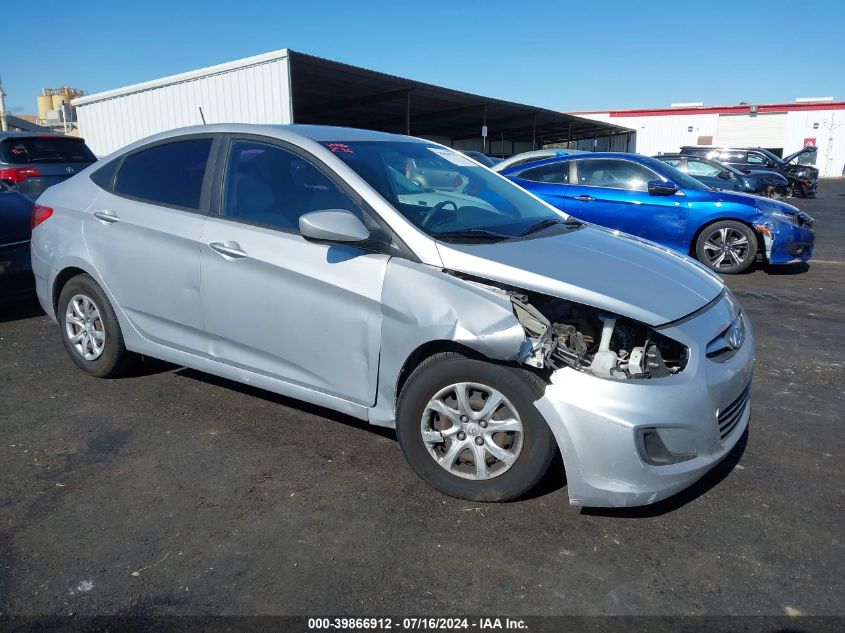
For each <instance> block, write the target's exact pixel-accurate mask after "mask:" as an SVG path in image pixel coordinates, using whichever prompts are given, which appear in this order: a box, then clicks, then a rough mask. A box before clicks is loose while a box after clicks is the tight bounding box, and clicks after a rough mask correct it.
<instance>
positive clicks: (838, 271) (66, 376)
mask: <svg viewBox="0 0 845 633" xmlns="http://www.w3.org/2000/svg"><path fill="white" fill-rule="evenodd" d="M791 202H793V203H795V204H797V206H799V207H800V208H801V209H802V210H804V211H806V212H808V213H809V214H810V215H812V216H814V217H815V218H816V226H815V229H816V234H817V247H816V251H815V255H814V260H813V262H812V263H811V264H810V266H809V268H808V267H806V266H801V267H797V268H795V267H787V268H773V269H757V270H755V271H754V272H751V273H749V274H743V275H739V276H735V277H730V278H728V283H729V285H730V287H731V288H732V289H733V291H734V292H735V294H736V295H737V297H739V299H740V301H741V302H742V304H743V306H744V308H745V310H746V312H747V313H748V314H749V315H750V317H751V320H752V322H753V325H754V327H755V330H756V337H757V345H758V347H757V366H756V371H755V381H754V391H753V393H754V395H753V412H752V418H751V428H750V433H749V435H748V437H747V441H745V442H741V444H740V445H739V446H738V447H737V450H735V451H734V452H733V453H732V454H731V455H730V457H729V458H728V459H727V460H726V461H725V462H724V463H723V464H722V465H721V466H720V467H718V468H717V469H716V470H715V471H713V472H711V473H710V474H709V475H708V476H707V477H706V478H705V479H704V480H702V481H701V482H700V483H699V484H697V485H696V486H694V487H693V488H692V489H690V490H688V491H686V492H684V493H682V494H681V495H679V496H677V497H675V498H672V499H670V500H668V501H666V502H662V503H660V504H658V505H656V506H650V507H645V508H639V509H632V510H589V509H587V510H579V509H576V508H573V507H571V506H569V503H568V498H567V494H566V488H565V483H564V481H563V475H562V469H561V468H560V467H559V466H558V467H557V468H556V469H554V472H552V473H551V474H550V475H549V476H548V477H547V479H546V480H545V482H544V484H543V485H542V486H541V488H540V489H539V490H536V491H535V492H533V493H532V494H531V496H530V497H529V498H527V499H524V500H521V501H518V502H515V503H508V504H501V505H495V504H475V503H470V502H466V501H462V500H458V499H453V498H449V497H444V496H441V495H439V494H438V493H436V492H434V491H433V490H432V489H431V488H429V487H428V486H427V485H426V484H424V483H423V482H422V481H421V480H419V479H418V478H417V477H416V475H414V473H413V472H412V471H411V470H410V468H409V467H408V466H407V465H406V463H405V461H404V459H403V458H402V455H401V453H400V450H399V447H398V445H397V442H396V439H395V436H394V434H393V432H392V431H386V430H382V429H378V428H371V427H368V426H366V425H364V424H362V423H360V422H358V421H357V420H354V419H352V418H348V417H345V416H342V415H340V414H336V413H333V412H330V411H326V410H323V409H319V408H316V407H313V406H310V405H305V404H302V403H299V402H296V401H293V400H289V399H286V398H283V397H280V396H275V395H273V394H269V393H265V392H261V391H258V390H253V389H250V388H248V387H244V386H243V385H240V384H236V383H232V382H229V381H226V380H222V379H218V378H214V377H211V376H208V375H204V374H201V373H199V372H196V371H192V370H187V369H184V368H180V367H175V366H172V365H167V364H164V363H160V362H157V361H151V360H147V361H146V362H144V363H143V364H142V365H141V366H140V368H139V369H136V370H135V371H134V372H133V374H132V375H130V376H127V377H123V378H120V379H114V380H97V379H94V378H90V377H88V376H87V375H85V374H83V373H82V372H81V371H79V370H78V369H77V368H76V367H75V366H74V365H73V363H72V362H71V361H70V359H69V358H68V357H67V355H66V353H65V351H64V349H63V347H62V345H61V342H60V340H59V333H58V328H57V326H56V325H55V324H54V323H52V322H50V321H49V320H48V319H47V318H46V317H45V316H44V315H43V313H42V312H41V310H40V308H38V305H37V302H35V301H28V302H23V303H21V304H19V305H16V306H14V307H10V306H3V307H2V316H0V349H2V354H0V403H2V404H0V440H2V443H0V477H2V489H0V508H2V512H0V565H2V567H0V611H2V613H4V614H39V615H44V614H68V613H76V614H81V615H84V614H117V613H120V614H131V615H147V614H197V613H202V614H224V613H225V614H303V613H305V614H316V615H319V614H340V613H349V614H357V615H361V614H413V613H427V614H437V615H452V614H458V613H491V614H496V613H500V614H518V615H545V614H581V615H592V614H632V615H636V614H673V615H674V614H745V615H759V614H771V615H797V614H814V615H823V614H842V605H843V604H845V591H844V590H843V589H845V588H843V581H842V578H843V576H842V567H843V563H845V556H843V546H842V516H843V515H842V509H843V508H842V503H843V498H845V497H844V496H843V490H845V476H843V469H842V456H843V454H845V450H844V449H845V440H843V438H845V435H843V433H842V424H843V421H845V420H843V418H845V414H843V411H845V395H843V390H845V361H843V357H842V350H843V349H845V280H844V279H843V276H844V275H845V246H843V244H845V181H842V180H827V181H822V182H821V184H820V187H819V196H818V198H817V199H815V200H797V201H796V200H791Z"/></svg>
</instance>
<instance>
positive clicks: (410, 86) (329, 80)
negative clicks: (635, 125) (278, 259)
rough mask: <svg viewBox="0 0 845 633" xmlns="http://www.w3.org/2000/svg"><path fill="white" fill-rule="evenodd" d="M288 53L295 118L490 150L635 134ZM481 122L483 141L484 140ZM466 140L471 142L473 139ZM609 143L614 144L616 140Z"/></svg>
mask: <svg viewBox="0 0 845 633" xmlns="http://www.w3.org/2000/svg"><path fill="white" fill-rule="evenodd" d="M289 59H290V78H291V94H292V97H293V119H294V121H295V122H296V123H321V124H329V125H345V126H350V127H357V128H365V129H371V130H379V131H383V132H394V133H399V134H409V135H413V136H421V137H424V138H431V139H433V140H438V141H440V142H444V143H445V144H447V145H455V146H464V147H465V148H466V149H470V148H473V149H480V150H481V151H485V152H486V151H489V150H490V145H491V143H496V144H503V143H504V145H506V146H508V145H509V144H513V147H519V148H520V150H519V151H522V150H527V149H535V148H539V147H542V146H543V145H544V144H549V143H565V142H569V141H572V142H575V141H582V140H586V139H597V138H610V139H613V138H619V137H622V139H624V141H622V142H624V143H625V145H624V146H622V148H624V149H627V146H628V145H629V144H630V139H631V135H632V134H633V131H632V130H629V129H628V128H624V127H620V126H617V125H613V124H609V123H603V122H598V121H592V120H589V119H583V118H580V117H577V116H572V115H570V114H564V113H561V112H556V111H554V110H548V109H545V108H539V107H536V106H530V105H524V104H521V103H515V102H512V101H504V100H501V99H493V98H490V97H484V96H481V95H477V94H472V93H469V92H461V91H459V90H452V89H450V88H444V87H441V86H436V85H433V84H428V83H423V82H419V81H414V80H413V79H406V78H403V77H397V76H394V75H388V74H385V73H381V72H377V71H373V70H368V69H365V68H360V67H357V66H352V65H349V64H344V63H341V62H336V61H332V60H328V59H323V58H320V57H315V56H313V55H307V54H304V53H299V52H296V51H289ZM339 95H342V97H339ZM485 126H486V128H487V137H486V146H484V145H482V143H483V142H484V140H485V139H483V137H482V129H483V128H484V127H485ZM467 141H475V142H477V145H475V146H473V145H474V144H473V143H467ZM611 142H612V141H611ZM614 145H615V146H616V147H619V143H615V144H614ZM511 149H512V148H511ZM508 153H511V151H509V152H508Z"/></svg>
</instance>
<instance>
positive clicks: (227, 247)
mask: <svg viewBox="0 0 845 633" xmlns="http://www.w3.org/2000/svg"><path fill="white" fill-rule="evenodd" d="M208 246H209V247H210V248H211V249H212V250H215V251H217V252H218V253H220V254H221V255H223V256H224V257H231V258H233V259H241V258H242V257H246V251H244V250H242V249H241V245H240V244H238V243H237V242H210V243H209V245H208Z"/></svg>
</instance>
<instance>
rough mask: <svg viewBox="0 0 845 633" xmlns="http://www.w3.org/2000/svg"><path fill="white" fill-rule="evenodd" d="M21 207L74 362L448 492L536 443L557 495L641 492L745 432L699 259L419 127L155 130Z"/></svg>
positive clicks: (474, 492) (497, 469)
mask: <svg viewBox="0 0 845 633" xmlns="http://www.w3.org/2000/svg"><path fill="white" fill-rule="evenodd" d="M408 164H415V165H426V168H427V169H429V170H432V171H435V172H437V173H446V172H448V173H450V174H452V175H453V176H452V178H453V180H455V181H457V180H458V179H460V181H461V182H462V183H464V186H463V187H462V188H461V191H459V192H457V191H452V190H448V189H447V190H444V188H442V187H440V186H439V185H438V184H437V183H425V182H416V181H414V183H411V184H409V183H408V182H406V181H407V178H403V177H400V176H402V172H401V171H397V169H398V168H397V165H398V166H402V165H408ZM412 185H413V186H412ZM32 224H33V227H34V228H33V233H32V261H33V269H34V272H35V277H36V286H37V291H38V296H39V300H40V302H41V305H42V306H43V308H44V309H45V311H46V312H47V314H48V315H49V316H50V317H52V318H53V319H55V320H56V321H57V322H58V323H59V326H60V327H59V331H60V334H61V339H62V342H63V344H64V346H65V348H66V350H67V352H68V354H69V355H70V358H71V359H72V360H73V362H74V363H75V364H76V365H77V366H78V367H80V368H81V369H82V370H83V371H85V372H87V373H89V374H91V375H93V376H99V377H105V376H112V375H115V374H118V373H120V372H122V371H125V370H126V369H127V368H128V367H129V366H130V365H131V364H132V363H133V362H134V361H136V360H137V358H138V357H139V356H140V355H144V356H151V357H155V358H161V359H163V360H167V361H170V362H173V363H177V364H180V365H184V366H188V367H191V368H194V369H197V370H200V371H205V372H208V373H211V374H215V375H218V376H223V377H225V378H229V379H232V380H236V381H240V382H243V383H248V384H251V385H253V386H256V387H260V388H264V389H267V390H270V391H273V392H276V393H280V394H284V395H287V396H290V397H294V398H299V399H301V400H304V401H307V402H311V403H314V404H317V405H320V406H324V407H327V408H330V409H333V410H337V411H341V412H344V413H346V414H349V415H352V416H355V417H358V418H360V419H362V420H367V421H369V422H370V423H372V424H375V425H379V426H386V427H394V428H396V432H397V437H398V439H399V445H400V447H401V450H402V453H403V454H404V456H405V457H406V459H407V461H408V463H409V464H410V465H411V467H412V468H413V469H414V470H415V471H416V473H417V474H418V475H419V476H420V477H421V478H422V479H423V480H424V481H426V482H428V483H429V484H430V485H431V486H433V487H434V488H435V489H437V490H439V491H441V492H443V493H445V494H449V495H452V496H456V497H460V498H464V499H470V500H476V501H506V500H510V499H515V498H518V497H519V496H521V495H523V494H525V493H526V492H528V491H529V490H530V489H531V488H532V487H534V486H535V485H536V484H537V482H538V481H539V480H540V479H541V478H542V477H543V476H544V475H545V473H546V472H547V470H548V468H549V465H550V463H551V462H552V460H553V459H554V458H555V456H556V455H558V454H559V455H560V457H561V458H562V460H563V465H564V468H565V470H566V481H567V492H568V494H569V499H570V502H571V503H572V504H573V505H576V506H635V505H643V504H649V503H653V502H655V501H658V500H660V499H663V498H666V497H668V496H670V495H672V494H674V493H675V492H677V491H679V490H682V489H683V488H685V487H687V486H689V485H690V484H692V483H693V482H695V481H696V480H697V479H699V478H700V477H701V476H702V475H703V474H704V473H706V472H707V471H708V470H709V469H711V468H712V467H713V466H715V465H716V464H717V463H718V462H719V461H720V460H721V459H723V458H724V457H725V456H726V455H727V454H728V453H729V452H730V450H731V449H732V448H733V447H734V446H735V445H736V444H737V442H738V440H739V438H740V437H741V436H742V434H743V433H744V431H745V429H746V427H747V425H748V420H749V416H750V407H751V404H750V391H751V378H752V370H753V365H754V341H753V336H752V331H751V325H750V323H749V322H748V320H747V317H746V315H745V314H744V313H743V312H742V309H741V307H740V306H739V304H738V303H737V301H736V300H735V298H734V297H733V295H732V294H731V292H730V291H729V290H728V289H727V288H726V287H725V285H724V283H723V282H722V281H721V279H720V278H719V276H718V275H716V274H714V273H712V272H710V271H709V270H707V269H706V268H705V267H704V266H702V265H701V264H699V263H697V262H695V261H694V260H692V259H691V258H689V257H687V256H686V255H682V254H679V253H678V252H676V251H674V250H672V249H669V248H664V247H662V246H659V245H657V244H654V243H652V242H648V241H646V240H642V239H639V238H636V237H632V236H629V235H625V234H620V233H619V232H618V231H611V230H609V229H605V228H601V227H598V226H593V225H590V224H588V223H585V222H581V221H578V220H575V219H574V218H571V217H569V216H567V215H566V214H565V213H563V212H561V211H558V210H556V209H555V208H554V207H552V206H550V205H549V204H547V203H545V202H543V201H541V200H540V199H538V198H536V197H535V196H533V195H532V194H530V193H528V192H526V191H525V190H523V189H521V188H520V187H518V186H516V185H514V184H513V183H511V182H509V181H508V180H507V179H505V178H503V177H501V176H499V175H498V174H496V173H494V172H492V171H490V170H488V169H486V168H484V167H482V166H480V165H479V164H478V163H476V162H474V161H472V160H470V159H469V158H467V157H465V156H463V155H462V154H460V153H458V152H456V151H454V150H452V149H450V148H447V147H444V146H442V145H438V144H436V143H432V142H430V141H425V140H420V139H413V138H409V137H404V136H396V135H390V134H383V133H377V132H368V131H362V130H353V129H345V128H332V127H322V126H300V125H293V126H256V125H240V124H220V125H207V126H202V127H195V128H185V129H182V130H175V131H172V132H167V133H163V134H160V135H157V136H155V137H152V138H149V139H146V140H143V141H139V142H137V143H135V144H133V145H131V146H129V147H127V148H125V149H124V150H121V151H119V152H117V153H115V154H113V155H112V156H109V157H107V158H105V159H104V160H103V161H101V162H100V163H98V164H97V165H96V166H94V167H92V168H90V169H88V170H86V171H85V172H83V173H81V174H79V175H78V176H76V177H74V178H71V179H70V180H68V181H67V182H65V183H61V184H59V185H56V186H54V187H52V188H50V189H49V190H48V191H47V192H45V193H44V194H43V195H42V196H41V198H39V200H38V202H37V204H36V206H35V209H34V210H33V218H32ZM153 252H154V253H157V254H159V256H158V257H154V258H151V257H149V254H150V253H153Z"/></svg>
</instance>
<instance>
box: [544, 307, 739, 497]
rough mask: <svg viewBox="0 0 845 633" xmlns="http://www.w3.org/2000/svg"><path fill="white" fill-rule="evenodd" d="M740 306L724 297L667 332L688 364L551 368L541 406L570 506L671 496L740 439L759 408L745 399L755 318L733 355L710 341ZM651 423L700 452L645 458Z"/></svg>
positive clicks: (681, 446) (678, 446) (685, 448)
mask: <svg viewBox="0 0 845 633" xmlns="http://www.w3.org/2000/svg"><path fill="white" fill-rule="evenodd" d="M734 306H735V304H734V303H733V300H732V299H729V298H724V299H723V300H722V302H720V303H719V304H717V305H716V306H714V307H713V308H711V309H710V310H708V311H707V312H705V313H703V314H701V315H699V316H698V317H696V318H695V319H693V320H691V321H688V322H687V323H684V324H682V325H679V326H676V327H673V328H670V329H666V330H663V331H662V332H663V333H664V334H666V335H667V336H670V337H672V338H675V339H676V340H679V341H681V342H683V343H684V344H686V345H687V346H688V347H689V348H690V359H689V361H688V363H687V366H686V368H685V369H684V370H683V371H682V372H681V373H679V374H677V375H675V376H670V377H667V378H657V379H648V380H606V379H600V378H596V377H593V376H591V375H589V374H586V373H583V372H579V371H576V370H574V369H569V368H566V369H561V370H558V371H556V372H555V373H554V374H553V375H552V381H551V384H550V385H549V386H548V387H547V388H546V391H545V393H544V395H543V397H542V398H541V399H540V400H538V401H537V402H536V403H535V405H536V406H537V408H538V409H539V410H540V412H541V413H542V414H543V415H544V416H545V418H546V420H547V422H548V424H549V426H550V427H551V429H552V431H553V432H554V434H555V438H556V440H557V442H558V445H559V446H560V449H561V453H562V455H563V461H564V466H565V468H566V479H567V487H568V492H569V502H570V503H571V504H572V505H575V506H593V507H625V506H639V505H646V504H650V503H654V502H656V501H659V500H661V499H665V498H666V497H669V496H671V495H673V494H674V493H676V492H679V491H681V490H683V489H684V488H686V487H688V486H690V485H691V484H692V483H694V482H695V481H697V480H698V479H700V478H701V477H702V476H703V475H704V474H705V473H706V472H707V471H708V470H710V469H711V468H713V467H714V466H715V465H716V464H718V463H719V461H721V460H722V459H723V458H724V457H725V456H726V455H727V454H728V453H729V452H730V450H731V449H732V448H733V447H734V446H735V445H736V443H737V441H738V440H739V438H740V437H741V436H742V434H743V432H744V431H745V429H746V427H747V426H748V420H749V416H750V410H751V403H750V398H749V399H747V400H746V399H744V394H745V393H746V389H748V387H749V386H750V383H751V376H752V371H753V366H754V340H753V334H752V332H751V327H750V324H749V323H748V321H747V319H746V328H747V330H746V340H745V342H744V343H743V345H742V347H741V348H740V349H739V350H738V351H737V353H736V354H735V355H734V356H733V357H732V358H731V359H729V360H728V361H726V362H724V363H717V362H714V361H712V360H709V359H707V358H706V357H705V355H704V346H705V345H706V344H707V342H708V341H710V340H711V339H712V338H714V337H716V336H718V335H719V334H720V333H721V332H723V331H724V329H725V328H726V327H727V325H728V324H730V322H731V320H732V319H731V318H730V317H731V315H733V317H734V318H735V317H736V308H735V307H734ZM737 402H739V403H740V405H741V409H737V410H738V411H741V413H738V414H737V415H736V417H735V419H734V420H733V421H732V424H731V427H730V429H729V430H728V431H726V432H725V431H723V432H721V433H720V423H719V418H720V413H722V412H730V411H731V409H730V408H729V407H731V405H732V404H735V403H737ZM722 417H723V418H724V414H723V416H722ZM647 428H654V429H657V431H658V433H659V435H660V437H661V439H662V441H663V444H664V445H665V446H666V447H667V448H668V449H669V451H671V452H672V453H676V454H695V457H693V458H691V459H688V460H686V461H681V462H678V463H674V464H669V465H662V466H656V465H652V464H649V463H646V461H645V460H644V459H643V456H642V454H641V450H642V449H640V448H638V441H637V437H638V430H639V429H647ZM724 428H725V427H724V424H723V429H724ZM721 435H724V437H722V436H721Z"/></svg>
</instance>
